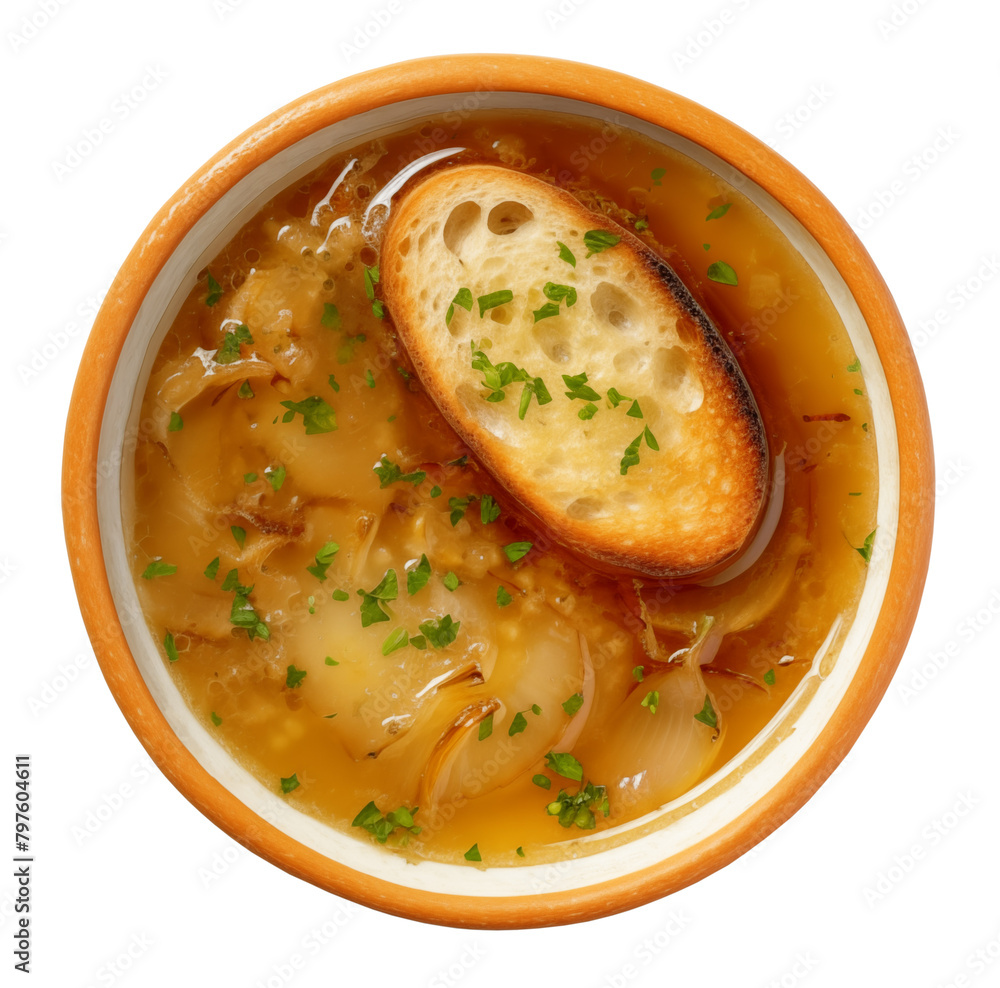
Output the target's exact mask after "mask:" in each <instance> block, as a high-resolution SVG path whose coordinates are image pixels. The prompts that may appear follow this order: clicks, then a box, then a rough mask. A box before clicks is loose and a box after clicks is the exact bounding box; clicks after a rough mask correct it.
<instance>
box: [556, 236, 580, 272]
mask: <svg viewBox="0 0 1000 988" xmlns="http://www.w3.org/2000/svg"><path fill="white" fill-rule="evenodd" d="M556 243H557V244H558V245H559V260H560V261H565V262H566V263H567V264H569V265H571V266H572V267H574V268H575V267H576V257H574V255H573V251H571V250H570V249H569V248H568V247H567V246H566V245H565V244H564V243H563V242H562V241H561V240H557V241H556Z"/></svg>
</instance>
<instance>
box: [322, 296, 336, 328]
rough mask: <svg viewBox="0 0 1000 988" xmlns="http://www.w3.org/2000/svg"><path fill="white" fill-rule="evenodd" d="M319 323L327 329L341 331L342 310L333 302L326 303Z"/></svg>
mask: <svg viewBox="0 0 1000 988" xmlns="http://www.w3.org/2000/svg"><path fill="white" fill-rule="evenodd" d="M319 322H320V325H321V326H326V328H327V329H340V310H339V309H338V308H337V307H336V306H335V305H334V304H333V303H332V302H324V303H323V315H321V316H320V317H319Z"/></svg>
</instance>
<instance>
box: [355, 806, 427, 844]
mask: <svg viewBox="0 0 1000 988" xmlns="http://www.w3.org/2000/svg"><path fill="white" fill-rule="evenodd" d="M418 809H419V807H417V806H414V807H413V809H412V810H408V809H407V808H406V807H405V806H400V807H399V808H398V809H395V810H393V811H392V812H391V813H387V814H386V815H385V816H382V812H381V811H380V810H379V808H378V807H377V806H376V805H375V801H374V800H372V802H370V803H369V804H368V805H367V806H366V807H365V808H364V809H363V810H362V811H361V812H360V813H359V814H358V815H357V816H356V817H355V818H354V820H353V821H352V823H351V826H352V827H360V828H361V829H362V830H367V831H368V833H370V834H371V835H372V836H373V837H374V838H375V840H377V841H378V842H379V843H380V844H384V843H385V842H386V841H387V840H388V839H389V838H390V836H392V833H393V831H394V830H397V829H399V830H407V831H409V832H410V833H411V834H419V833H420V831H421V829H422V828H420V827H417V826H415V825H414V823H413V818H414V817H415V816H416V814H417V810H418Z"/></svg>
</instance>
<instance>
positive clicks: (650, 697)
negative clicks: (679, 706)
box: [639, 690, 660, 714]
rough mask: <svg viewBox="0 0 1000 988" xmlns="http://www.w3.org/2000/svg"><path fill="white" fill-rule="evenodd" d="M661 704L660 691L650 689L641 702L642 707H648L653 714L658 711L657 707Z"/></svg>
mask: <svg viewBox="0 0 1000 988" xmlns="http://www.w3.org/2000/svg"><path fill="white" fill-rule="evenodd" d="M659 705H660V691H659V690H650V691H649V692H648V693H647V694H646V695H645V696H644V697H643V698H642V702H641V703H640V704H639V706H640V707H646V708H647V709H648V710H649V712H650V713H651V714H655V713H656V708H657V707H658V706H659Z"/></svg>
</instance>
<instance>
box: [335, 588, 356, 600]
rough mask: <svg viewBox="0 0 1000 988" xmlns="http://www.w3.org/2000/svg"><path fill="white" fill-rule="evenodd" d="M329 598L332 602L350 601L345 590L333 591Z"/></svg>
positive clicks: (349, 596)
mask: <svg viewBox="0 0 1000 988" xmlns="http://www.w3.org/2000/svg"><path fill="white" fill-rule="evenodd" d="M330 596H331V597H332V598H333V599H334V600H350V599H351V595H350V594H349V593H348V592H347V591H346V590H334V591H333V593H332V594H330Z"/></svg>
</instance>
